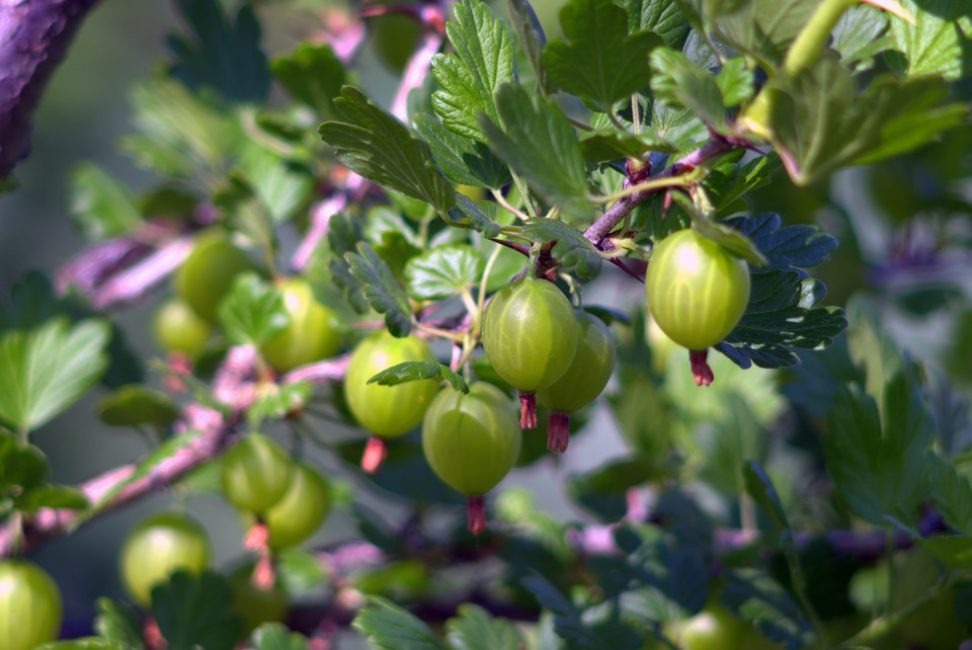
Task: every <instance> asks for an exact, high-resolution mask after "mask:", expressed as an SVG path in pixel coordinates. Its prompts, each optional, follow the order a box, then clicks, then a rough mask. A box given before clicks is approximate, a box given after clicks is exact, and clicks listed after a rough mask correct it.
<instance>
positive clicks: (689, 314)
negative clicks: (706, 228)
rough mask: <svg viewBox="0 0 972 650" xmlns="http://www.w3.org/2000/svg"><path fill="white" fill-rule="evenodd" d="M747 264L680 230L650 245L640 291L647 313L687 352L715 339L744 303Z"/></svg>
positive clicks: (722, 335)
mask: <svg viewBox="0 0 972 650" xmlns="http://www.w3.org/2000/svg"><path fill="white" fill-rule="evenodd" d="M749 288H750V280H749V267H748V266H747V265H746V262H744V261H743V260H741V259H739V258H737V257H733V256H732V255H730V254H729V253H728V252H727V251H726V250H725V249H724V248H722V246H720V245H719V244H717V243H716V242H714V241H712V240H710V239H706V238H705V237H703V236H702V235H700V234H699V233H697V232H695V231H694V230H690V229H687V230H680V231H679V232H676V233H675V234H673V235H670V236H669V237H667V238H666V239H664V240H662V242H661V243H660V244H658V245H657V246H656V247H655V250H654V251H653V252H652V254H651V261H650V263H649V264H648V274H647V276H646V278H645V290H646V294H647V300H648V309H649V310H650V312H651V317H652V318H653V319H654V320H655V322H656V323H657V324H658V327H660V328H661V330H662V331H663V332H665V334H667V335H668V336H669V338H671V339H672V340H673V341H675V342H676V343H678V344H679V345H681V346H683V347H685V348H688V349H689V350H705V349H706V348H708V347H710V346H713V345H715V344H716V343H719V342H720V341H722V339H724V338H725V337H726V336H727V335H728V334H729V333H730V332H731V331H732V330H733V328H734V327H735V326H736V325H737V324H738V323H739V319H741V318H742V316H743V314H744V313H745V311H746V305H747V304H749Z"/></svg>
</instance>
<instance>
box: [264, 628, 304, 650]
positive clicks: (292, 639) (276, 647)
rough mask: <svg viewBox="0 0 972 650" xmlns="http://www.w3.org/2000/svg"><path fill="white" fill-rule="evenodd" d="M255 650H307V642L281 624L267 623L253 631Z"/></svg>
mask: <svg viewBox="0 0 972 650" xmlns="http://www.w3.org/2000/svg"><path fill="white" fill-rule="evenodd" d="M253 646H254V650H307V640H306V639H304V637H302V636H301V635H299V634H297V633H296V632H291V631H290V630H288V629H287V627H286V626H285V625H283V624H281V623H266V624H264V625H261V626H260V627H258V628H257V629H256V630H254V631H253Z"/></svg>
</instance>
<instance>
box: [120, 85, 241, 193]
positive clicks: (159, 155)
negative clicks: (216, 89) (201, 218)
mask: <svg viewBox="0 0 972 650" xmlns="http://www.w3.org/2000/svg"><path fill="white" fill-rule="evenodd" d="M132 103H133V104H134V109H135V118H134V119H135V124H136V126H137V127H138V131H139V132H138V133H137V134H135V135H131V136H128V137H127V138H125V139H124V140H123V141H122V144H123V146H124V148H125V149H126V150H127V151H128V152H129V153H131V154H132V155H133V156H134V158H135V160H136V161H137V162H138V163H139V164H141V165H142V166H143V167H146V168H148V169H151V170H152V171H154V172H156V173H157V174H159V175H160V176H172V177H176V178H185V179H192V180H193V181H195V180H196V176H197V173H198V170H199V169H204V170H207V171H216V170H218V171H220V173H222V171H223V166H224V163H225V162H226V159H227V157H228V156H229V155H230V154H231V153H232V152H233V151H234V150H235V149H236V147H237V146H238V144H239V142H240V135H241V134H240V131H239V125H238V123H237V122H236V121H235V120H233V119H231V116H230V115H227V114H226V113H224V112H220V111H218V110H217V109H215V108H213V107H212V106H210V105H209V104H206V103H204V102H203V101H202V100H200V99H199V98H197V97H196V96H194V95H193V94H191V93H190V92H189V91H188V90H187V89H186V88H185V87H184V86H182V85H181V84H178V83H175V82H173V81H168V80H153V81H150V82H148V83H145V84H141V85H139V86H136V88H135V91H134V93H133V94H132Z"/></svg>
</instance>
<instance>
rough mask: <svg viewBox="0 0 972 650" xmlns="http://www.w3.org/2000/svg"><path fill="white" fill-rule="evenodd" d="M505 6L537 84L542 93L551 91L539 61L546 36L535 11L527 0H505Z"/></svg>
mask: <svg viewBox="0 0 972 650" xmlns="http://www.w3.org/2000/svg"><path fill="white" fill-rule="evenodd" d="M506 8H507V10H508V11H509V14H510V20H511V21H512V23H513V29H514V30H515V31H516V35H517V37H518V39H519V41H520V47H522V48H523V51H524V52H526V55H527V60H528V61H529V62H530V65H531V66H532V67H533V74H534V75H536V78H537V84H538V85H539V86H540V89H541V91H542V92H543V94H544V95H549V94H550V93H551V92H553V89H552V88H551V87H550V81H549V80H548V79H547V73H546V71H545V70H544V69H543V64H541V63H540V56H541V53H542V51H543V46H544V45H546V43H547V36H546V34H544V33H543V26H542V25H541V24H540V19H539V18H537V14H536V12H535V11H534V10H533V7H532V6H531V5H530V2H529V1H528V0H506Z"/></svg>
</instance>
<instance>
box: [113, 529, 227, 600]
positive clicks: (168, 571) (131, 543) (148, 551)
mask: <svg viewBox="0 0 972 650" xmlns="http://www.w3.org/2000/svg"><path fill="white" fill-rule="evenodd" d="M209 559H210V550H209V539H208V538H207V537H206V533H205V531H204V530H203V529H202V527H201V526H200V525H199V524H198V523H196V521H195V520H194V519H191V518H189V517H187V516H185V515H181V514H178V513H175V512H161V513H158V514H155V515H152V516H151V517H149V518H148V519H145V520H144V521H142V522H141V523H140V524H138V526H136V527H135V528H134V529H133V530H132V531H131V532H130V533H129V534H128V537H127V538H126V539H125V544H124V545H123V546H122V551H121V575H122V581H123V583H124V585H125V589H126V590H127V591H128V593H129V594H130V595H131V597H132V598H133V599H135V601H136V602H137V603H139V604H140V605H143V606H145V605H148V604H149V602H150V601H151V599H152V596H151V593H152V587H154V586H155V585H157V584H159V583H162V582H165V581H166V580H168V578H169V576H170V575H172V574H173V573H175V572H176V571H178V570H186V571H189V572H191V573H198V572H200V571H202V570H203V569H204V568H206V566H207V565H208V564H209Z"/></svg>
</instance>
